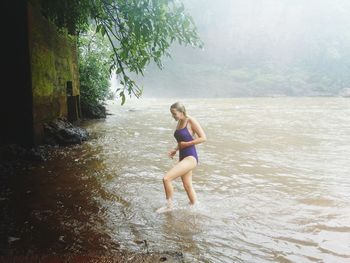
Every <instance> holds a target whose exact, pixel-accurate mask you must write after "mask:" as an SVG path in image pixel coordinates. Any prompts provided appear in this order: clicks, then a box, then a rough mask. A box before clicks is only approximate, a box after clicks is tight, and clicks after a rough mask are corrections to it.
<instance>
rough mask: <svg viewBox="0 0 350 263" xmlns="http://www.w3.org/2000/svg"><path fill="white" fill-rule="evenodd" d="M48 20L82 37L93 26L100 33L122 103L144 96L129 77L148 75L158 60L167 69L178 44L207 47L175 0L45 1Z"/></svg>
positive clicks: (180, 4)
mask: <svg viewBox="0 0 350 263" xmlns="http://www.w3.org/2000/svg"><path fill="white" fill-rule="evenodd" d="M44 3H45V4H44V5H43V6H44V10H45V14H46V15H47V17H49V18H50V19H52V20H53V21H54V22H55V23H56V24H57V25H58V26H64V27H68V28H70V29H71V30H70V31H72V30H73V29H72V28H73V27H74V28H75V30H76V32H77V33H78V34H79V33H81V32H85V31H86V30H87V28H88V25H89V24H91V23H92V22H93V23H94V24H95V25H96V32H98V33H100V34H101V35H102V36H106V37H107V39H108V40H109V43H110V44H111V47H112V51H111V53H110V57H111V61H110V67H109V70H110V72H112V71H113V70H115V71H116V74H117V76H118V78H119V80H120V83H121V84H122V86H123V88H122V89H119V90H118V92H119V96H120V97H121V98H122V104H123V103H124V102H125V93H126V92H128V94H129V95H130V96H131V94H134V95H135V96H136V97H139V96H140V95H141V93H142V89H141V88H140V87H139V86H138V85H137V84H136V83H135V81H134V80H132V79H131V78H130V77H129V76H130V73H131V72H134V73H136V74H141V75H143V72H144V68H145V66H146V65H147V64H148V63H150V62H151V61H154V62H155V63H156V64H157V65H158V67H159V68H162V62H161V58H162V56H164V55H166V56H170V54H169V53H168V51H167V50H168V49H169V47H170V45H171V44H172V43H173V42H174V41H177V42H178V43H180V44H186V45H191V46H195V47H200V46H202V42H201V41H200V39H199V36H198V34H197V32H196V28H195V25H194V22H193V20H192V18H191V17H190V16H189V15H188V14H187V13H186V12H185V9H184V5H183V4H182V3H180V2H178V1H176V0H93V1H92V0H46V1H44Z"/></svg>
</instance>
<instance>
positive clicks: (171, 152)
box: [168, 150, 176, 159]
mask: <svg viewBox="0 0 350 263" xmlns="http://www.w3.org/2000/svg"><path fill="white" fill-rule="evenodd" d="M175 154H176V150H171V151H169V152H168V156H169V158H171V159H173V158H174V156H175Z"/></svg>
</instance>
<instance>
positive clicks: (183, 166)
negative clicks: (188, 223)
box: [157, 102, 207, 212]
mask: <svg viewBox="0 0 350 263" xmlns="http://www.w3.org/2000/svg"><path fill="white" fill-rule="evenodd" d="M170 112H171V114H172V116H173V118H174V119H175V120H176V121H178V123H177V127H176V130H175V133H174V136H175V138H176V140H177V143H178V144H177V147H176V148H175V149H174V150H171V151H170V152H169V153H168V155H169V157H170V158H173V157H174V155H175V154H176V152H177V151H178V150H179V162H178V163H177V164H176V165H175V166H174V167H173V168H172V169H170V170H169V171H168V172H167V173H166V175H165V176H164V178H163V184H164V190H165V196H166V200H167V206H166V207H163V208H160V209H158V210H157V212H165V211H169V210H171V209H172V206H173V204H172V201H173V192H174V190H173V186H172V181H173V180H174V179H176V178H178V177H180V176H181V179H182V183H183V186H184V188H185V190H186V192H187V196H188V198H189V200H190V204H191V205H194V204H195V203H196V201H197V196H196V192H195V191H194V189H193V187H192V170H193V169H194V168H195V167H196V166H197V163H198V156H197V151H196V148H195V145H196V144H199V143H203V142H205V141H206V140H207V138H206V136H205V133H204V131H203V129H202V127H201V126H200V125H199V123H198V121H196V120H195V119H194V118H192V117H190V116H188V115H187V113H186V109H185V107H184V106H183V105H182V104H181V103H179V102H176V103H174V104H173V105H171V107H170ZM194 137H195V138H194Z"/></svg>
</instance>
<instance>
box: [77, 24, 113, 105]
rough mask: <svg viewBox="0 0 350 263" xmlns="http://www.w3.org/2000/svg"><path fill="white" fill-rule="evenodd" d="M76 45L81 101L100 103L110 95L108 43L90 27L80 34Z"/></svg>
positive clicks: (91, 103)
mask: <svg viewBox="0 0 350 263" xmlns="http://www.w3.org/2000/svg"><path fill="white" fill-rule="evenodd" d="M78 47H79V74H80V95H81V102H82V103H85V104H89V105H98V104H101V103H102V102H103V101H104V100H105V99H106V97H108V96H109V95H110V94H109V86H110V84H109V78H110V73H109V64H110V58H109V57H108V56H106V54H108V52H110V46H109V43H108V41H106V39H104V38H103V37H102V36H101V35H98V34H96V33H95V31H92V30H91V29H90V31H87V32H86V33H84V34H81V35H80V37H79V41H78Z"/></svg>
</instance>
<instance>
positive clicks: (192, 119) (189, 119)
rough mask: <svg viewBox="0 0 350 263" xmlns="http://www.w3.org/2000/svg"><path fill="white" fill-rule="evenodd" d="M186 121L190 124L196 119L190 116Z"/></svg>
mask: <svg viewBox="0 0 350 263" xmlns="http://www.w3.org/2000/svg"><path fill="white" fill-rule="evenodd" d="M187 120H188V121H189V122H190V123H194V122H197V120H196V118H194V117H192V116H187Z"/></svg>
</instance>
